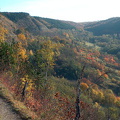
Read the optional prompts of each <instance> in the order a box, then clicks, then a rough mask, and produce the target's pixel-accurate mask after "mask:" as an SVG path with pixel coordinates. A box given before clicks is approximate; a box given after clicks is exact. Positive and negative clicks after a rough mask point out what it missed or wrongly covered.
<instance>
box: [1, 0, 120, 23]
mask: <svg viewBox="0 0 120 120" xmlns="http://www.w3.org/2000/svg"><path fill="white" fill-rule="evenodd" d="M118 3H119V1H118V0H114V1H113V0H111V1H108V0H106V1H104V0H101V1H96V0H91V1H87V0H74V1H73V0H72V1H69V0H64V1H60V0H51V1H50V0H34V1H33V0H17V1H16V0H12V2H11V1H10V0H1V4H0V11H1V12H25V13H29V14H30V15H31V16H39V17H43V18H50V19H57V20H64V21H72V22H94V21H100V20H106V19H109V18H112V17H119V16H120V14H119V10H120V8H119V4H118ZM111 8H112V9H111Z"/></svg>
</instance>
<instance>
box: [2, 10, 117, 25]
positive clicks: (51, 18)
mask: <svg viewBox="0 0 120 120" xmlns="http://www.w3.org/2000/svg"><path fill="white" fill-rule="evenodd" d="M0 13H27V14H29V15H30V16H31V17H40V18H47V19H54V18H48V17H41V16H32V15H31V14H30V13H28V12H9V11H6V12H2V11H0ZM111 18H119V17H110V18H107V19H102V20H108V19H111ZM54 20H60V21H68V22H75V21H70V20H61V19H54ZM102 20H94V21H83V22H75V23H87V22H98V21H102Z"/></svg>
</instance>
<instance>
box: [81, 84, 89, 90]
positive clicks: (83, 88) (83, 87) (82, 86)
mask: <svg viewBox="0 0 120 120" xmlns="http://www.w3.org/2000/svg"><path fill="white" fill-rule="evenodd" d="M80 87H81V89H82V90H86V89H87V88H88V87H89V86H88V85H87V84H86V83H83V82H82V83H81V84H80Z"/></svg>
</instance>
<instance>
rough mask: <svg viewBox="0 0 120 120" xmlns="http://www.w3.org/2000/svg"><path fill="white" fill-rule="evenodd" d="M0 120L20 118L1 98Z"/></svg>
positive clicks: (19, 119)
mask: <svg viewBox="0 0 120 120" xmlns="http://www.w3.org/2000/svg"><path fill="white" fill-rule="evenodd" d="M0 120H22V119H21V118H20V117H19V115H17V114H16V113H15V112H13V111H12V108H11V106H10V105H9V104H8V103H7V102H6V101H5V100H4V99H2V98H0Z"/></svg>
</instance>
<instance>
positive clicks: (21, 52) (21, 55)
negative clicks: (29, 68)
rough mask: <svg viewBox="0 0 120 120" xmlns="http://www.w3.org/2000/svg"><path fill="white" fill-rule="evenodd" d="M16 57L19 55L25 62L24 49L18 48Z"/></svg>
mask: <svg viewBox="0 0 120 120" xmlns="http://www.w3.org/2000/svg"><path fill="white" fill-rule="evenodd" d="M18 55H19V56H20V57H21V58H22V59H23V60H25V59H26V58H27V55H26V49H25V48H20V49H19V51H18Z"/></svg>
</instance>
